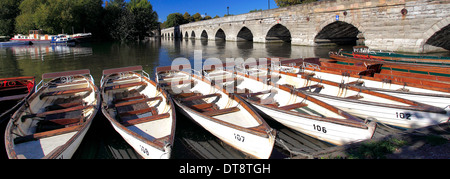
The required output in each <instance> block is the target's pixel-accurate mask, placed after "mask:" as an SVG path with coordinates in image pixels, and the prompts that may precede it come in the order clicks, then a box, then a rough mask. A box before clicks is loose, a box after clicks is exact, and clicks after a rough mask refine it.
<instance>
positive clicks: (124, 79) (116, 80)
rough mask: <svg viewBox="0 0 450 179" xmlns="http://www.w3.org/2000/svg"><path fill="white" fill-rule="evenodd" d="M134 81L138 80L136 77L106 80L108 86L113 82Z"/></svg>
mask: <svg viewBox="0 0 450 179" xmlns="http://www.w3.org/2000/svg"><path fill="white" fill-rule="evenodd" d="M135 79H139V77H138V76H131V77H126V78H119V79H109V80H108V84H109V83H114V82H120V81H127V80H135Z"/></svg>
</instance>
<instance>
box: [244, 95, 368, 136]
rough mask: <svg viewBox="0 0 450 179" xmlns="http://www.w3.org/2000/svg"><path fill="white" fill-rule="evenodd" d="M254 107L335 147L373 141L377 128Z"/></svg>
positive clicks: (260, 106) (259, 106)
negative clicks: (360, 126)
mask: <svg viewBox="0 0 450 179" xmlns="http://www.w3.org/2000/svg"><path fill="white" fill-rule="evenodd" d="M252 105H253V106H254V107H256V108H258V110H259V111H261V112H263V113H264V114H266V115H268V116H270V117H271V118H273V119H274V120H275V121H277V122H279V123H281V124H283V125H285V126H287V127H289V128H291V129H294V130H296V131H299V132H301V133H304V134H306V135H309V136H312V137H314V138H317V139H319V140H322V141H326V142H328V143H331V144H334V145H344V144H348V143H352V142H358V141H363V140H367V139H371V138H372V136H373V134H374V132H375V128H376V126H375V125H376V124H375V123H374V122H373V123H369V124H368V128H366V129H365V128H359V127H352V126H346V125H341V124H336V123H331V122H325V121H320V120H315V119H311V118H307V117H300V116H297V115H292V114H288V113H286V112H283V111H277V110H273V109H271V108H268V107H265V106H263V105H258V104H255V103H252Z"/></svg>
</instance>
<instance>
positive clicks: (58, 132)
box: [14, 125, 83, 145]
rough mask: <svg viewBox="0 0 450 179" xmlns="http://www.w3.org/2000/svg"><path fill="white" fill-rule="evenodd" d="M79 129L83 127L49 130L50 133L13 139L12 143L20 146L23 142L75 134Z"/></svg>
mask: <svg viewBox="0 0 450 179" xmlns="http://www.w3.org/2000/svg"><path fill="white" fill-rule="evenodd" d="M81 127H83V126H82V125H75V126H70V127H66V128H62V129H56V130H51V131H46V132H39V133H34V134H31V135H27V136H22V137H16V138H15V139H14V143H15V144H16V145H17V144H20V143H25V142H30V141H35V140H39V139H42V138H47V137H52V136H56V135H61V134H66V133H70V132H75V131H78V130H80V129H81Z"/></svg>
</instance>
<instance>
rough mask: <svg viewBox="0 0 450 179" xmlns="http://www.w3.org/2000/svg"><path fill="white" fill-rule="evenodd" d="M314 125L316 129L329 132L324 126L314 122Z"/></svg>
mask: <svg viewBox="0 0 450 179" xmlns="http://www.w3.org/2000/svg"><path fill="white" fill-rule="evenodd" d="M313 127H314V130H316V131H319V132H323V133H327V129H326V128H325V127H322V126H320V125H315V124H313Z"/></svg>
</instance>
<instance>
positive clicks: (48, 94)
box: [39, 87, 92, 99]
mask: <svg viewBox="0 0 450 179" xmlns="http://www.w3.org/2000/svg"><path fill="white" fill-rule="evenodd" d="M81 92H92V90H91V88H90V87H87V88H78V89H70V90H61V91H53V92H47V93H42V94H41V95H39V99H43V98H45V97H48V96H56V95H69V94H70V95H73V94H76V93H81Z"/></svg>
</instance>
